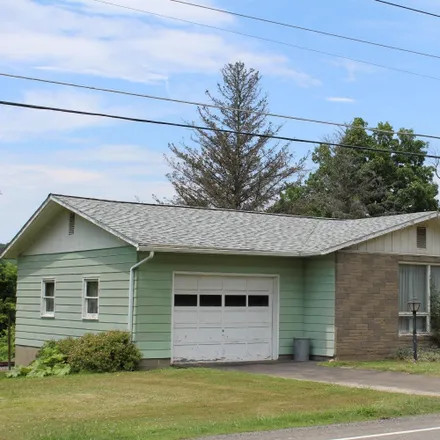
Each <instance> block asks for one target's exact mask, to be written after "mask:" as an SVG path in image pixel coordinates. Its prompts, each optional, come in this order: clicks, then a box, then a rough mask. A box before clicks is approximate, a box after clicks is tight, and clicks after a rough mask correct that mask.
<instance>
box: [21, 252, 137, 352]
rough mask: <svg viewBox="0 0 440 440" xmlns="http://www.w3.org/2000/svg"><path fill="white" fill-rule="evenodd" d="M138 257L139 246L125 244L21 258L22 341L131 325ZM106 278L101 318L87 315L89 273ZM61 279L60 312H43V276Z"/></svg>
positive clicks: (102, 285) (58, 291) (57, 301)
mask: <svg viewBox="0 0 440 440" xmlns="http://www.w3.org/2000/svg"><path fill="white" fill-rule="evenodd" d="M136 261H137V255H136V251H135V249H134V248H133V247H120V248H113V249H102V250H93V251H84V252H72V253H64V254H51V255H32V256H24V257H20V258H19V260H18V288H17V328H16V344H17V345H25V346H31V347H40V346H41V345H42V343H43V342H44V341H46V340H48V339H54V338H55V339H57V338H63V337H66V336H81V335H83V334H84V333H87V332H98V331H103V330H112V329H118V330H126V329H127V316H128V282H129V270H130V267H131V266H133V264H135V263H136ZM90 275H92V276H95V275H96V276H98V277H99V279H100V292H99V320H98V321H87V320H83V319H82V288H83V284H82V283H83V277H85V276H90ZM45 277H54V278H55V280H56V292H55V318H41V317H40V307H41V281H42V279H43V278H45Z"/></svg>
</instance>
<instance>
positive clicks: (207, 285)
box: [198, 277, 223, 293]
mask: <svg viewBox="0 0 440 440" xmlns="http://www.w3.org/2000/svg"><path fill="white" fill-rule="evenodd" d="M198 289H199V291H208V292H209V291H210V290H217V291H219V292H220V293H222V292H223V278H222V277H200V278H199V279H198Z"/></svg>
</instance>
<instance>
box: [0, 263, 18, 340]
mask: <svg viewBox="0 0 440 440" xmlns="http://www.w3.org/2000/svg"><path fill="white" fill-rule="evenodd" d="M16 289H17V266H16V265H15V264H13V263H11V262H9V261H5V260H0V333H1V332H2V331H3V330H4V329H5V328H6V325H7V322H8V314H9V313H10V312H12V315H14V311H15V294H16Z"/></svg>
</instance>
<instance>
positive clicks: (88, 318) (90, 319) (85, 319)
mask: <svg viewBox="0 0 440 440" xmlns="http://www.w3.org/2000/svg"><path fill="white" fill-rule="evenodd" d="M82 320H83V321H99V318H92V317H88V316H83V318H82Z"/></svg>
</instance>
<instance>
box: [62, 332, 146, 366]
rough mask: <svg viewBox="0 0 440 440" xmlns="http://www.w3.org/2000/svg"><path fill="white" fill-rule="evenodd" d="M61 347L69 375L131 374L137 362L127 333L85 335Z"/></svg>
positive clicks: (134, 350)
mask: <svg viewBox="0 0 440 440" xmlns="http://www.w3.org/2000/svg"><path fill="white" fill-rule="evenodd" d="M64 344H65V345H64V348H63V349H64V350H66V351H67V352H68V354H67V360H68V363H69V364H70V366H71V367H72V371H73V372H80V371H94V372H99V373H104V372H114V371H133V370H136V369H137V368H138V366H139V361H140V360H141V353H140V351H139V349H138V348H137V347H136V345H135V344H134V343H133V342H132V341H131V339H130V334H129V333H128V332H121V331H109V332H103V333H98V334H92V333H89V334H86V335H84V336H82V337H81V338H78V339H75V340H70V341H69V342H64Z"/></svg>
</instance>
